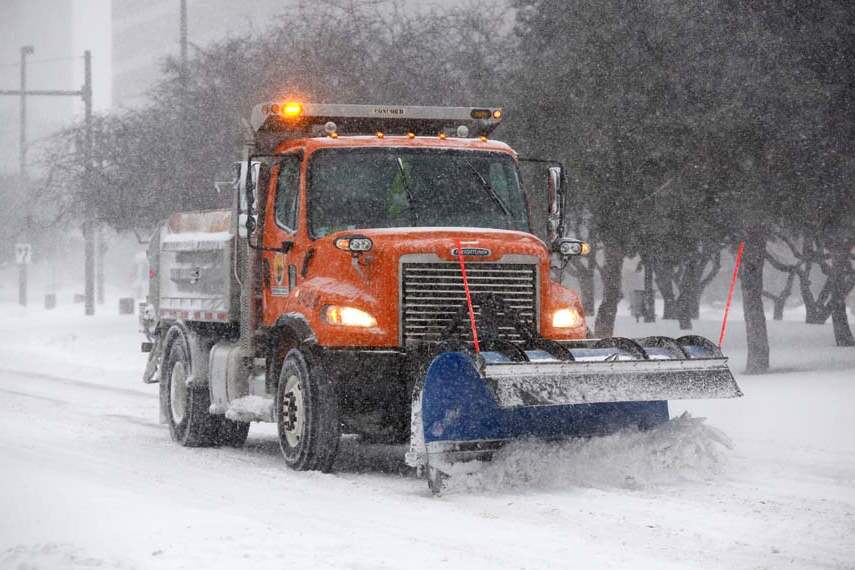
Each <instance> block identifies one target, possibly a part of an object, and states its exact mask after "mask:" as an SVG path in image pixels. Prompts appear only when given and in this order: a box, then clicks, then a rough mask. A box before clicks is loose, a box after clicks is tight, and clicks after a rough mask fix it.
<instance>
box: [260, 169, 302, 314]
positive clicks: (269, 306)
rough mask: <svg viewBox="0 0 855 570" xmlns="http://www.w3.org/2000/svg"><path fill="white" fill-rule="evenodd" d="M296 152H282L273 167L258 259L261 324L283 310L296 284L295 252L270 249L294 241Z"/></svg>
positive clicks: (297, 193) (297, 184) (297, 190)
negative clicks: (269, 196) (272, 179)
mask: <svg viewBox="0 0 855 570" xmlns="http://www.w3.org/2000/svg"><path fill="white" fill-rule="evenodd" d="M300 163H301V155H300V154H291V155H285V156H283V157H282V159H280V160H279V161H278V163H277V164H276V165H275V166H274V169H273V177H274V182H273V183H271V186H273V196H272V198H271V200H270V202H269V205H270V208H269V212H268V215H267V216H266V217H267V220H268V222H269V223H267V224H265V230H264V245H265V247H266V248H268V250H267V251H264V252H263V254H262V256H263V261H262V264H261V265H262V269H261V272H262V280H263V281H262V283H263V284H264V287H263V291H264V296H263V303H264V310H263V314H264V318H263V321H264V322H265V324H271V322H272V321H273V320H275V318H276V315H279V314H281V313H282V312H284V310H285V306H286V304H287V300H288V296H289V295H290V293H291V290H292V289H293V288H294V287H295V286H296V284H297V283H296V278H297V271H296V263H297V261H296V259H295V255H296V252H295V251H294V248H293V247H291V248H290V249H289V250H288V251H287V252H277V251H270V249H276V248H280V247H281V246H282V245H283V243H286V242H290V243H291V244H295V243H296V239H297V229H298V224H299V221H298V220H299V217H298V215H297V212H298V210H299V207H300Z"/></svg>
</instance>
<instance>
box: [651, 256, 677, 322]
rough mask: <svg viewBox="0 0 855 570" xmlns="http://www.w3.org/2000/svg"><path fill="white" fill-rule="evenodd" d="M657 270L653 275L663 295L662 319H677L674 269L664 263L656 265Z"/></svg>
mask: <svg viewBox="0 0 855 570" xmlns="http://www.w3.org/2000/svg"><path fill="white" fill-rule="evenodd" d="M655 268H656V269H655V271H654V272H653V275H654V278H655V280H656V286H657V287H658V288H659V292H660V293H661V294H662V302H663V309H662V318H663V319H665V320H672V319H676V318H677V303H676V301H675V298H674V278H673V275H674V272H673V268H672V267H671V265H670V264H668V263H665V262H662V261H660V262H658V263H656V264H655Z"/></svg>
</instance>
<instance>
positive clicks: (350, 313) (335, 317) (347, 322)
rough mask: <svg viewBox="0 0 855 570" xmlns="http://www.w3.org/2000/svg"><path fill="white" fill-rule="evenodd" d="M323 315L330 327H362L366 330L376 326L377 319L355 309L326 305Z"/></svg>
mask: <svg viewBox="0 0 855 570" xmlns="http://www.w3.org/2000/svg"><path fill="white" fill-rule="evenodd" d="M323 314H324V319H326V321H327V322H328V323H329V324H331V325H341V326H344V327H362V328H366V329H369V328H371V327H376V326H377V319H375V318H374V317H372V316H371V315H370V314H369V313H366V312H365V311H362V310H360V309H357V308H356V307H341V306H339V305H327V306H326V307H324V312H323Z"/></svg>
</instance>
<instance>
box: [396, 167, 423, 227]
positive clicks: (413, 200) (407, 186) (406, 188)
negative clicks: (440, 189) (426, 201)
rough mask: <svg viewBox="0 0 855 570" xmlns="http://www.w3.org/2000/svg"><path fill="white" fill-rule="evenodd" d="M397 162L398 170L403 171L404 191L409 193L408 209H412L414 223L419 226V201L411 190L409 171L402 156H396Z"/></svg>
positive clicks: (402, 182)
mask: <svg viewBox="0 0 855 570" xmlns="http://www.w3.org/2000/svg"><path fill="white" fill-rule="evenodd" d="M395 162H397V163H398V170H399V171H400V172H401V184H402V185H403V186H404V193H405V194H406V195H407V201H408V202H409V203H410V205H409V206H407V209H408V210H409V211H410V214H411V216H412V218H413V225H414V226H417V225H419V214H418V212H417V211H416V205H417V204H418V201H417V200H416V197H415V196H413V192H412V190H410V183H409V181H408V180H407V173H406V171H405V170H404V161H403V160H401V157H400V156H396V157H395Z"/></svg>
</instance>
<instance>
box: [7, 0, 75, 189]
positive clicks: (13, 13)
mask: <svg viewBox="0 0 855 570" xmlns="http://www.w3.org/2000/svg"><path fill="white" fill-rule="evenodd" d="M25 45H30V46H33V48H34V49H35V53H33V54H32V55H30V56H28V57H27V88H28V89H79V88H80V85H79V84H78V83H76V81H75V66H78V67H81V68H82V66H83V62H82V59H81V58H77V59H75V58H74V57H73V53H72V49H73V48H72V46H73V29H72V3H71V2H70V1H68V0H59V1H58V0H2V1H0V90H11V89H19V88H20V81H21V68H20V65H19V62H20V59H21V47H22V46H25ZM19 101H20V100H19V97H17V96H9V95H3V96H0V174H14V173H17V172H18V156H19V145H18V136H19V134H18V133H19V124H20V120H19V116H20V110H19V109H20V106H19V105H20V103H19ZM74 110H75V100H74V98H73V97H29V98H27V140H28V143H29V144H28V145H27V147H28V151H30V152H28V155H29V156H28V159H32V157H33V156H34V154H33V152H32V149H33V147H34V146H35V145H37V144H38V141H39V140H40V139H43V138H44V137H46V136H47V135H49V134H50V133H52V132H53V131H56V130H57V129H58V128H62V127H63V126H66V125H67V124H68V123H69V122H70V121H71V119H72V116H73V113H74ZM29 162H30V160H28V163H29ZM35 166H37V165H31V166H30V167H29V169H31V170H37V168H34V167H35Z"/></svg>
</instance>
